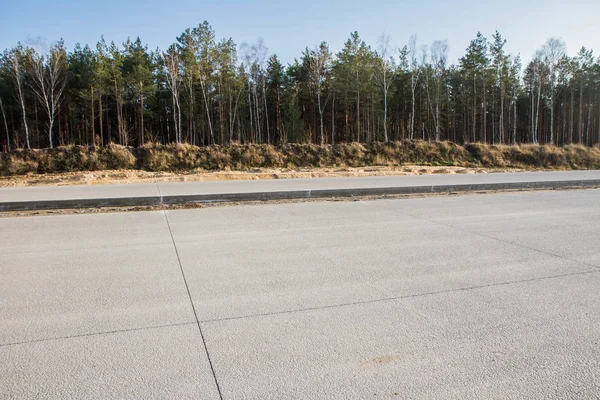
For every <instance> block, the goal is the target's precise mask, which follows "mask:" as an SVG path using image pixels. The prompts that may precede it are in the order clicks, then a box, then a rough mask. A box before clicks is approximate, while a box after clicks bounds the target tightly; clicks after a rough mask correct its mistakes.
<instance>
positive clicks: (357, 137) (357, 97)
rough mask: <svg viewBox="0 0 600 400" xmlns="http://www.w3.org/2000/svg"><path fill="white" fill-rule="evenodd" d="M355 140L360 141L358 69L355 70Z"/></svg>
mask: <svg viewBox="0 0 600 400" xmlns="http://www.w3.org/2000/svg"><path fill="white" fill-rule="evenodd" d="M356 85H357V87H356V89H357V90H356V142H357V143H360V84H359V82H358V71H356Z"/></svg>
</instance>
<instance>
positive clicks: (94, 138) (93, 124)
mask: <svg viewBox="0 0 600 400" xmlns="http://www.w3.org/2000/svg"><path fill="white" fill-rule="evenodd" d="M90 94H91V96H90V97H91V100H92V122H91V124H92V135H91V136H92V137H91V139H92V148H93V149H95V148H96V130H95V128H96V127H95V123H96V115H95V110H96V108H95V107H94V85H92V86H91V87H90Z"/></svg>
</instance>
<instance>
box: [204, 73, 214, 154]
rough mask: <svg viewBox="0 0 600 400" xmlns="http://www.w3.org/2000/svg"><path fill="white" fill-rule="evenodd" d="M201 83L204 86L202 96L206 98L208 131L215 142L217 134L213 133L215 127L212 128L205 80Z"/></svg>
mask: <svg viewBox="0 0 600 400" xmlns="http://www.w3.org/2000/svg"><path fill="white" fill-rule="evenodd" d="M200 85H201V86H202V88H201V89H202V97H203V98H204V106H205V108H206V120H207V121H208V132H209V133H210V140H211V142H212V143H215V136H214V133H213V128H212V121H211V118H210V110H209V108H208V99H207V96H206V89H205V85H204V81H203V80H201V81H200Z"/></svg>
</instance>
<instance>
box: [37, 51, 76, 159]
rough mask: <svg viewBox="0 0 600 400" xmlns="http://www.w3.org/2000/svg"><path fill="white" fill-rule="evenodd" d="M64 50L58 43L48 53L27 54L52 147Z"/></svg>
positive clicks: (63, 75) (63, 78) (63, 74)
mask: <svg viewBox="0 0 600 400" xmlns="http://www.w3.org/2000/svg"><path fill="white" fill-rule="evenodd" d="M65 61H66V52H65V50H64V48H63V44H62V42H61V43H58V44H57V45H56V46H54V47H53V48H52V49H51V50H50V51H49V52H48V54H40V53H39V52H37V51H32V52H31V54H30V56H29V64H30V69H31V78H32V85H31V87H32V90H33V93H34V94H35V96H36V97H37V99H38V101H39V102H40V104H41V105H42V108H43V109H44V111H46V114H47V115H48V131H47V135H48V143H49V146H50V148H53V147H54V145H53V141H52V132H53V127H54V122H55V120H56V116H57V111H58V106H59V104H60V102H61V100H62V94H63V90H64V89H65V85H66V83H67V79H66V68H65V67H66V64H65Z"/></svg>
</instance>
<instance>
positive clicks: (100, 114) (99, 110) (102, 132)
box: [98, 92, 104, 146]
mask: <svg viewBox="0 0 600 400" xmlns="http://www.w3.org/2000/svg"><path fill="white" fill-rule="evenodd" d="M98 121H99V122H100V145H101V146H103V145H104V131H103V127H102V126H103V125H104V124H103V119H102V92H100V93H99V96H98Z"/></svg>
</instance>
